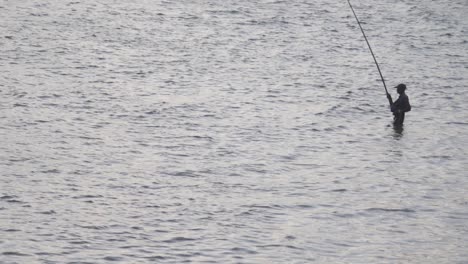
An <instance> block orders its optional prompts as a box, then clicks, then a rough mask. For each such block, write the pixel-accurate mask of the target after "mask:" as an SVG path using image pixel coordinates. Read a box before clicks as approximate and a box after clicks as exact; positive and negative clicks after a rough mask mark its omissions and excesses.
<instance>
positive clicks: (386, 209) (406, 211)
mask: <svg viewBox="0 0 468 264" xmlns="http://www.w3.org/2000/svg"><path fill="white" fill-rule="evenodd" d="M366 211H368V212H402V213H415V212H416V211H414V210H412V209H408V208H401V209H400V208H378V207H376V208H368V209H366Z"/></svg>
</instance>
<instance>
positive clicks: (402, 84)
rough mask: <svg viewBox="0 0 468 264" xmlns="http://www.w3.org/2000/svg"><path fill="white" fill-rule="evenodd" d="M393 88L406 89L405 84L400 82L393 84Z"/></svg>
mask: <svg viewBox="0 0 468 264" xmlns="http://www.w3.org/2000/svg"><path fill="white" fill-rule="evenodd" d="M395 88H397V89H403V90H406V84H404V83H400V84H399V85H397V86H395Z"/></svg>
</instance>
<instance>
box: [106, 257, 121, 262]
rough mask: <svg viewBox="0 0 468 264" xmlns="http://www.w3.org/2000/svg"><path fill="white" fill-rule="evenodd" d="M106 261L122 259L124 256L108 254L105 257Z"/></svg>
mask: <svg viewBox="0 0 468 264" xmlns="http://www.w3.org/2000/svg"><path fill="white" fill-rule="evenodd" d="M103 259H104V260H106V261H122V260H124V258H122V257H115V256H107V257H104V258H103Z"/></svg>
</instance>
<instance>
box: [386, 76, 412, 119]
mask: <svg viewBox="0 0 468 264" xmlns="http://www.w3.org/2000/svg"><path fill="white" fill-rule="evenodd" d="M395 88H396V89H397V93H398V94H399V95H400V96H399V97H398V99H397V100H396V101H395V102H393V100H392V96H391V95H390V94H389V93H387V98H388V102H389V103H390V110H391V111H392V113H393V124H394V125H397V126H401V125H403V122H404V121H405V113H406V112H409V111H411V105H410V103H409V98H408V96H407V95H406V93H405V90H406V85H405V84H403V83H400V84H399V85H397V86H395Z"/></svg>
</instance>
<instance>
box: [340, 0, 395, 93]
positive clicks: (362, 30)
mask: <svg viewBox="0 0 468 264" xmlns="http://www.w3.org/2000/svg"><path fill="white" fill-rule="evenodd" d="M348 4H349V7H351V10H352V11H353V14H354V17H355V18H356V21H357V23H358V25H359V28H360V29H361V32H362V35H363V36H364V39H365V40H366V43H367V46H368V47H369V50H370V52H371V54H372V58H374V62H375V66H377V70H379V74H380V78H381V79H382V83H383V86H384V88H385V93H386V94H387V95H388V91H387V85H385V80H384V77H383V75H382V71H380V67H379V63H377V59H376V58H375V55H374V52H373V51H372V48H371V46H370V44H369V40H367V37H366V33H364V29H363V28H362V26H361V22H360V21H359V19H358V17H357V15H356V12H354V8H353V6H352V5H351V2H350V0H348Z"/></svg>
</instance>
